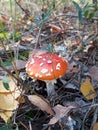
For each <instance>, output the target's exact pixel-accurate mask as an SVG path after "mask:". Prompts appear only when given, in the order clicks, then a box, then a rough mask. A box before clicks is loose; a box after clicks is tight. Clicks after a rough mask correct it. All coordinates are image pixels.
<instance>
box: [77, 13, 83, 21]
mask: <svg viewBox="0 0 98 130" xmlns="http://www.w3.org/2000/svg"><path fill="white" fill-rule="evenodd" d="M78 18H79V21H80V22H81V21H82V18H83V17H82V12H81V11H79V12H78Z"/></svg>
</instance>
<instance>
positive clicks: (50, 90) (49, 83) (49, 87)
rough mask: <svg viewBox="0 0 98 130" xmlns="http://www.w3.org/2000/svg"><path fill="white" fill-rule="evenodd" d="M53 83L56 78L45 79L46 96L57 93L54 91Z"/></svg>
mask: <svg viewBox="0 0 98 130" xmlns="http://www.w3.org/2000/svg"><path fill="white" fill-rule="evenodd" d="M54 83H56V80H52V81H47V82H46V87H47V95H48V97H51V96H56V95H57V93H56V91H55V86H54Z"/></svg>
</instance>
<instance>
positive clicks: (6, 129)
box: [0, 126, 10, 130]
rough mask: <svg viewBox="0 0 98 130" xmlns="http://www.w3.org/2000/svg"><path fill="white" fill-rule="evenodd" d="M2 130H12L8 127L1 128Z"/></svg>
mask: <svg viewBox="0 0 98 130" xmlns="http://www.w3.org/2000/svg"><path fill="white" fill-rule="evenodd" d="M0 130H10V129H9V128H8V127H7V126H2V127H0Z"/></svg>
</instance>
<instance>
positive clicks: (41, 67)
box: [26, 52, 67, 96]
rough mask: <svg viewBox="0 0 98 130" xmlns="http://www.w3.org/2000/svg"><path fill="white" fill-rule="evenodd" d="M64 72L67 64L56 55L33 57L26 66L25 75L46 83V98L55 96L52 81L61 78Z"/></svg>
mask: <svg viewBox="0 0 98 130" xmlns="http://www.w3.org/2000/svg"><path fill="white" fill-rule="evenodd" d="M66 70H67V62H66V61H65V60H64V59H63V58H62V57H61V56H60V55H58V54H56V53H55V54H52V53H49V52H46V53H43V54H40V55H34V56H33V57H31V58H30V59H29V61H28V62H27V64H26V73H27V74H28V75H29V76H30V77H31V78H35V79H38V80H42V81H46V87H47V94H48V96H50V95H53V94H55V89H54V85H53V84H54V81H56V80H55V79H57V78H59V77H61V76H63V75H64V74H65V72H66Z"/></svg>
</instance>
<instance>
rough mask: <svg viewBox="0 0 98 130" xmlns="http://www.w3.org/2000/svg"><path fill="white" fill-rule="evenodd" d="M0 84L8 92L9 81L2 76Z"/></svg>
mask: <svg viewBox="0 0 98 130" xmlns="http://www.w3.org/2000/svg"><path fill="white" fill-rule="evenodd" d="M2 82H3V85H4V88H5V89H6V90H9V82H10V80H9V79H8V78H7V77H6V76H4V77H3V79H2Z"/></svg>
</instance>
